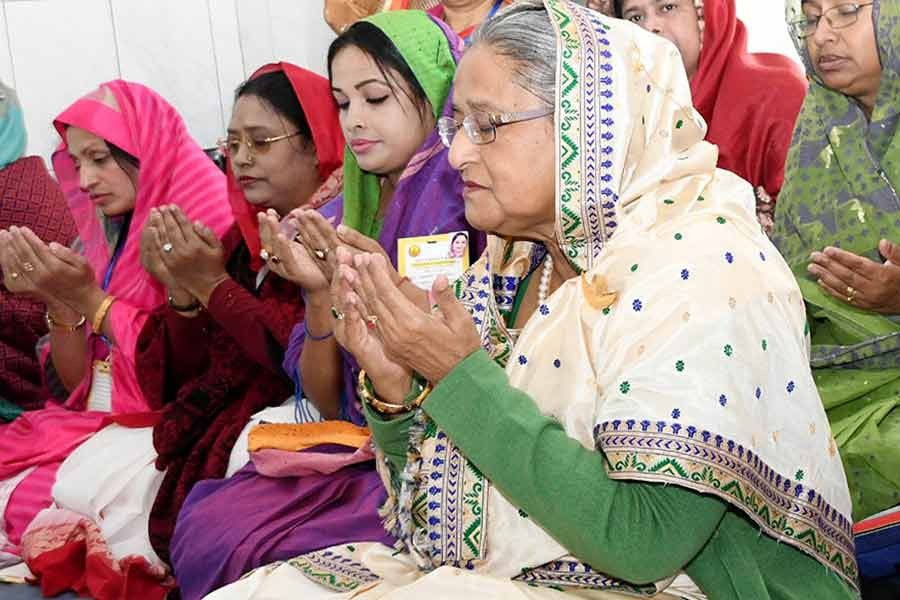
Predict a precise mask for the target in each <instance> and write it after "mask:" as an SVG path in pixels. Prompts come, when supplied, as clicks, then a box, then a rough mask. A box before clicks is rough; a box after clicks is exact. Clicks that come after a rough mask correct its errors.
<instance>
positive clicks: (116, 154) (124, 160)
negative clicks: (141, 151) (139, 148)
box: [103, 140, 141, 173]
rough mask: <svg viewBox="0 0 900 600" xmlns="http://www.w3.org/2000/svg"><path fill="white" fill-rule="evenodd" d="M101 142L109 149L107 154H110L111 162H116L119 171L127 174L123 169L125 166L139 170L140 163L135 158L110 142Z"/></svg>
mask: <svg viewBox="0 0 900 600" xmlns="http://www.w3.org/2000/svg"><path fill="white" fill-rule="evenodd" d="M103 141H105V142H106V145H107V146H108V147H109V153H110V154H112V157H113V160H115V161H116V164H117V165H119V168H120V169H122V170H123V171H125V172H126V173H127V172H128V171H127V170H126V169H125V165H126V164H127V165H129V166H131V167H133V168H135V169H140V168H141V161H139V160H138V159H137V158H136V157H134V156H132V155H130V154H128V153H127V152H125V151H124V150H122V149H121V148H119V147H118V146H116V145H115V144H113V143H112V142H109V141H107V140H103Z"/></svg>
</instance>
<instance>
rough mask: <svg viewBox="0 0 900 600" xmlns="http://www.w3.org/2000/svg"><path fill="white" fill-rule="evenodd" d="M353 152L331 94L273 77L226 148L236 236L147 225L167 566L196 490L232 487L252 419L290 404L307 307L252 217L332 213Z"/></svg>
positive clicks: (303, 74) (261, 78) (149, 388)
mask: <svg viewBox="0 0 900 600" xmlns="http://www.w3.org/2000/svg"><path fill="white" fill-rule="evenodd" d="M343 145H344V139H343V136H342V134H341V129H340V126H339V124H338V119H337V111H336V109H335V106H334V102H333V100H332V98H331V90H330V86H329V84H328V81H327V80H326V79H324V78H322V77H319V76H318V75H315V74H313V73H310V72H308V71H305V70H303V69H301V68H299V67H296V66H294V65H291V64H287V63H279V64H272V65H267V66H265V67H263V68H261V69H260V70H259V71H257V72H256V73H255V74H254V75H253V76H252V77H251V78H250V79H249V80H248V81H247V82H246V83H244V84H243V85H242V86H241V87H240V88H238V90H237V93H236V101H235V105H234V111H233V115H232V118H231V122H230V124H229V127H228V138H227V139H226V141H225V144H224V149H225V154H226V156H227V158H228V171H229V199H230V202H231V205H232V209H233V211H234V214H235V220H236V222H237V224H236V226H235V227H233V228H232V229H231V230H230V231H229V232H228V233H226V234H225V236H224V239H223V240H222V241H221V242H219V241H218V240H216V239H215V237H214V236H213V237H212V238H210V237H209V236H208V234H206V232H204V231H203V230H202V229H199V228H198V229H197V230H195V228H194V227H193V226H192V224H191V223H190V221H188V220H187V219H185V217H184V216H183V215H182V214H181V212H180V211H179V210H177V208H174V207H163V208H162V209H161V210H159V211H156V212H155V213H154V214H153V215H151V217H150V222H149V225H148V227H147V228H146V229H145V232H144V236H143V239H142V260H143V263H144V265H145V268H146V269H147V270H148V271H150V272H151V273H152V274H153V275H154V276H156V277H157V279H159V280H160V281H161V282H162V283H163V284H164V285H165V286H166V287H167V288H168V291H169V302H168V306H164V307H162V308H160V309H159V310H157V311H155V312H154V314H153V315H152V316H151V318H150V319H149V321H148V322H147V324H146V325H145V327H144V329H143V331H142V333H141V336H140V340H139V342H138V357H137V364H138V365H139V368H140V369H141V372H142V375H143V376H142V382H141V383H142V385H143V389H144V393H145V394H146V396H147V398H148V399H149V400H150V402H151V404H154V405H155V406H157V407H159V408H161V409H162V410H163V417H162V419H161V421H160V423H159V424H158V425H157V426H156V427H155V429H154V433H153V440H154V446H155V447H156V451H157V452H158V453H159V458H158V459H157V467H158V468H159V469H161V470H166V475H165V479H164V481H163V483H162V487H161V489H160V491H159V494H158V496H157V498H156V502H155V504H154V506H153V510H152V512H151V515H150V538H151V541H152V543H153V546H154V548H155V550H156V552H157V553H158V554H159V555H160V557H161V558H163V559H164V560H166V561H168V557H169V548H168V546H169V539H170V538H171V535H172V532H173V530H174V528H175V518H176V516H177V515H178V510H179V508H180V507H181V504H182V502H183V501H184V499H185V497H186V496H187V494H188V492H190V490H191V488H192V487H193V485H194V484H195V483H196V482H198V481H200V480H201V479H210V478H218V477H222V476H224V475H225V471H226V467H227V465H228V459H229V454H230V452H231V449H232V446H234V443H235V441H236V440H237V438H238V435H239V434H240V432H241V430H242V429H243V427H244V425H245V424H246V423H247V421H248V420H249V418H250V417H251V415H253V414H254V413H255V412H257V411H259V410H261V409H263V408H265V407H267V406H271V405H274V404H281V403H282V402H284V401H285V400H286V399H287V398H288V397H290V396H291V394H292V385H291V381H290V379H288V378H287V377H285V375H284V373H283V372H282V371H281V361H282V358H283V353H284V348H285V346H286V345H287V341H288V337H289V336H290V333H291V329H292V327H293V326H294V324H295V323H297V322H298V321H300V320H302V318H303V303H302V302H301V298H300V290H299V289H298V288H297V287H296V286H295V285H294V284H293V283H291V282H289V281H287V280H285V279H282V278H279V277H272V276H267V275H268V273H269V269H268V267H266V266H265V265H264V264H263V262H262V261H261V260H260V258H259V250H260V242H259V231H258V220H257V216H256V214H257V212H259V211H262V210H267V209H273V210H275V211H276V212H277V213H278V214H280V215H286V214H287V213H288V212H290V211H291V210H292V209H294V208H297V207H298V206H301V205H306V204H312V205H313V206H317V205H319V204H321V203H323V202H325V201H327V200H329V199H330V198H331V197H332V196H334V195H335V194H336V193H337V192H339V191H340V184H339V181H335V177H340V166H341V161H342V150H343ZM223 201H224V198H223Z"/></svg>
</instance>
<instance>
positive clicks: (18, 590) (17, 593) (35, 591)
mask: <svg viewBox="0 0 900 600" xmlns="http://www.w3.org/2000/svg"><path fill="white" fill-rule="evenodd" d="M55 597H56V598H59V599H60V600H75V598H78V596H76V595H75V594H69V593H66V594H62V595H59V596H55ZM39 598H43V596H42V595H41V590H40V589H39V588H37V587H35V586H33V585H13V584H9V583H0V600H38V599H39Z"/></svg>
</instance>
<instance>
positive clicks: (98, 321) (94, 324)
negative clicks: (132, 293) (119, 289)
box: [91, 294, 116, 333]
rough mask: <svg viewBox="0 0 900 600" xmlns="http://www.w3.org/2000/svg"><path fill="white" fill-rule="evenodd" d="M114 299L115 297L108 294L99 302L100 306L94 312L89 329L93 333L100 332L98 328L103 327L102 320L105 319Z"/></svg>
mask: <svg viewBox="0 0 900 600" xmlns="http://www.w3.org/2000/svg"><path fill="white" fill-rule="evenodd" d="M115 301H116V297H115V296H113V295H112V294H110V295H108V296H107V297H106V298H104V299H103V302H101V303H100V306H99V307H97V312H95V313H94V320H93V321H91V329H92V330H93V331H94V333H100V328H101V327H103V320H104V319H106V315H107V313H109V307H110V306H112V303H113V302H115Z"/></svg>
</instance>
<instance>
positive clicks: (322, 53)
mask: <svg viewBox="0 0 900 600" xmlns="http://www.w3.org/2000/svg"><path fill="white" fill-rule="evenodd" d="M268 3H269V12H270V17H271V21H270V22H271V24H272V46H273V50H274V52H275V56H278V57H281V58H283V59H284V60H287V61H288V62H292V63H294V64H296V65H299V66H301V67H304V68H306V69H309V70H310V71H315V72H316V73H319V74H321V75H325V74H326V73H327V72H328V71H327V65H326V64H325V59H326V57H327V55H328V45H329V44H331V41H332V40H333V39H334V37H335V36H334V32H332V31H331V28H330V27H328V24H327V23H325V19H324V17H323V16H322V3H321V2H310V1H309V0H307V1H306V2H297V0H268Z"/></svg>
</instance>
